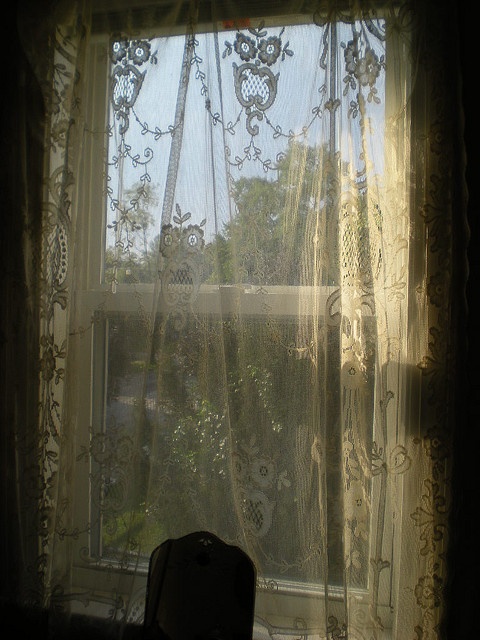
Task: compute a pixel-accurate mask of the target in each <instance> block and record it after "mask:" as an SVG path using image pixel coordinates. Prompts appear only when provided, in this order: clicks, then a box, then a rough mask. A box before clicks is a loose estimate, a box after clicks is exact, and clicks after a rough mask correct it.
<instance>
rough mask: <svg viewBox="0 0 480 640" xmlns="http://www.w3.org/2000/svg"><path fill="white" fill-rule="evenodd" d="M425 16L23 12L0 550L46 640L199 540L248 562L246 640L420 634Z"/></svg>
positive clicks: (131, 613)
mask: <svg viewBox="0 0 480 640" xmlns="http://www.w3.org/2000/svg"><path fill="white" fill-rule="evenodd" d="M451 11H452V8H451V7H450V6H449V4H448V3H446V2H441V3H438V2H436V3H429V2H415V3H409V2H402V1H400V2H389V1H388V0H385V2H360V1H359V2H345V3H338V2H335V3H334V2H332V3H330V2H328V1H326V2H313V1H312V2H309V1H305V2H300V1H298V2H293V1H292V2H278V3H276V2H272V3H250V2H238V3H235V4H230V3H228V2H225V3H224V2H220V1H218V2H215V1H212V2H208V3H207V2H190V3H186V2H171V3H166V2H157V3H153V2H136V3H123V2H120V1H119V2H118V3H116V2H115V1H114V0H112V1H108V2H106V1H105V2H96V3H90V2H87V1H86V2H58V3H55V2H54V3H51V4H47V5H45V6H43V5H42V7H41V10H40V7H39V6H38V5H37V4H36V3H23V2H20V3H19V12H18V24H19V32H20V36H21V44H22V47H23V51H24V55H25V56H26V59H27V60H28V63H29V65H30V67H31V70H32V74H33V76H34V78H35V83H36V84H35V87H33V86H32V87H30V88H29V91H31V92H32V93H33V94H34V98H35V100H34V99H31V100H29V101H28V100H26V103H25V104H24V105H23V108H24V111H23V113H21V114H20V115H21V116H22V117H24V118H25V122H26V126H27V127H28V126H30V127H31V128H32V129H33V130H34V131H35V134H34V139H35V145H34V146H35V149H37V148H38V149H39V150H41V154H42V162H41V171H36V169H32V168H31V166H30V164H29V163H30V162H31V155H29V151H30V153H31V154H33V153H34V151H35V149H33V148H30V149H29V148H25V149H24V151H25V156H24V159H23V160H22V162H21V163H20V164H21V169H22V172H23V175H24V177H25V184H24V185H23V186H24V189H23V190H22V194H21V199H22V202H23V209H22V213H23V220H22V221H21V224H22V225H23V226H22V237H23V260H24V263H23V265H22V269H23V271H24V273H25V274H26V275H25V282H24V296H25V299H26V301H27V303H26V304H25V310H26V311H25V316H24V317H23V318H22V319H21V323H22V325H24V326H25V327H26V328H27V330H26V333H25V335H26V336H27V338H28V340H27V341H26V343H25V344H24V347H23V348H24V351H25V354H28V357H27V359H26V360H25V364H24V368H25V375H26V376H27V378H28V382H29V385H30V389H32V390H33V391H32V392H31V396H32V397H31V399H30V403H28V404H27V405H24V406H21V407H17V410H16V418H15V419H14V420H13V424H12V426H11V427H10V428H11V430H12V433H13V434H14V436H13V440H12V442H13V443H14V444H13V445H12V447H13V449H14V454H15V457H14V460H15V462H14V463H11V468H12V472H11V473H12V474H13V475H14V478H15V480H14V482H15V483H16V487H17V491H16V497H15V499H14V500H13V503H14V504H13V507H12V509H13V510H14V512H15V518H14V519H12V524H11V527H10V528H9V531H10V530H11V533H10V537H14V536H17V537H16V549H17V552H18V553H17V556H18V558H17V560H16V562H17V564H18V567H17V568H18V571H17V581H16V594H15V599H16V601H17V602H19V603H25V604H28V605H31V606H33V607H38V608H40V609H41V610H45V611H48V633H49V635H51V637H55V636H56V635H59V634H61V633H62V632H67V633H68V631H69V630H70V632H72V633H73V630H74V629H75V628H78V629H80V628H81V626H80V625H81V624H82V620H84V619H88V620H96V621H97V623H98V624H100V623H101V625H103V627H102V628H104V629H105V630H106V632H107V633H109V634H111V635H112V636H113V637H115V636H116V635H118V636H120V635H121V634H122V633H125V630H126V629H127V628H131V627H133V628H135V625H139V626H141V624H142V617H143V612H144V607H145V585H146V567H147V563H148V557H149V555H150V553H151V552H152V550H153V549H154V547H156V546H157V545H158V544H160V543H161V542H163V541H164V540H166V539H168V538H177V537H180V536H182V535H185V534H186V533H189V532H191V531H195V530H205V531H211V532H212V533H214V534H216V535H217V536H219V537H220V538H222V539H223V540H225V541H227V542H229V543H231V544H235V545H238V546H240V547H241V548H242V549H244V550H245V551H246V552H247V553H248V555H249V556H250V557H251V558H252V560H253V561H254V563H255V567H256V570H257V594H256V601H255V627H254V638H279V639H280V638H292V637H302V638H308V639H311V640H313V639H315V640H316V639H320V638H322V639H323V638H329V639H330V638H332V639H333V638H349V639H350V640H357V639H358V640H367V639H368V640H370V639H378V640H383V639H390V638H391V639H395V640H401V639H404V638H405V639H407V638H408V639H409V640H412V639H413V638H415V639H417V640H420V639H422V640H427V639H434V638H440V637H442V624H443V621H444V618H445V615H446V613H447V611H448V602H447V597H446V594H447V591H448V590H447V585H448V580H449V573H448V563H447V558H448V549H449V544H450V540H451V527H452V523H451V500H452V495H451V494H452V455H453V449H452V441H453V430H454V425H455V411H456V403H457V396H456V386H457V385H456V382H455V380H456V378H455V374H456V371H457V367H458V362H457V354H458V344H457V342H458V335H457V332H458V323H457V318H458V317H459V316H460V315H461V313H460V309H461V306H462V304H463V301H462V291H463V288H464V286H465V274H464V267H463V263H464V260H465V255H464V254H465V244H464V238H465V189H464V185H463V182H462V173H461V167H462V163H463V148H462V145H461V130H460V124H459V120H460V119H459V113H460V106H459V103H458V94H457V91H456V90H454V86H453V85H452V83H453V82H454V80H453V79H454V78H456V73H457V72H456V67H455V65H456V63H457V62H456V56H455V46H454V45H455V43H453V45H452V42H451V34H449V31H448V25H449V16H450V15H451ZM35 92H36V93H35ZM26 96H27V98H28V93H27V94H26ZM39 165H40V163H38V164H37V165H35V167H37V166H39ZM76 626H77V627H76Z"/></svg>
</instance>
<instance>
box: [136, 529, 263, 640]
mask: <svg viewBox="0 0 480 640" xmlns="http://www.w3.org/2000/svg"><path fill="white" fill-rule="evenodd" d="M255 584H256V570H255V566H254V563H253V561H252V560H251V559H250V557H249V556H248V555H247V554H246V553H245V552H244V551H242V549H240V548H239V547H237V546H234V545H229V544H227V543H225V542H224V541H222V540H220V538H218V537H217V536H215V535H213V534H212V533H209V532H208V531H196V532H194V533H190V534H188V535H186V536H183V537H182V538H177V539H169V540H166V541H165V542H163V543H162V544H161V545H159V546H158V547H156V548H155V549H154V550H153V552H152V554H151V556H150V565H149V570H148V580H147V595H146V605H145V617H144V632H145V640H252V634H253V619H254V605H255Z"/></svg>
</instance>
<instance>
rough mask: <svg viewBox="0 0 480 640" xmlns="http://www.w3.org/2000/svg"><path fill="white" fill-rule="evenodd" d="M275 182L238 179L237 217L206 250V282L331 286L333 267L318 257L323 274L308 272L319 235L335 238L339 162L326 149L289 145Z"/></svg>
mask: <svg viewBox="0 0 480 640" xmlns="http://www.w3.org/2000/svg"><path fill="white" fill-rule="evenodd" d="M277 169H278V170H277V178H276V179H275V180H270V179H267V178H259V177H253V178H244V177H242V178H240V179H239V180H237V181H236V182H235V183H234V185H233V189H232V197H233V200H234V202H235V207H236V213H235V215H234V217H233V218H232V219H231V220H230V221H229V222H227V223H226V224H225V225H224V228H223V230H222V232H221V233H220V234H218V235H217V236H216V237H215V239H214V241H213V242H212V243H211V245H210V246H209V247H207V251H206V262H207V270H208V271H207V274H208V280H209V281H210V282H218V283H223V284H233V283H235V282H237V283H238V282H242V283H249V284H253V285H258V286H262V285H296V284H311V283H312V282H313V281H314V282H316V283H318V282H319V281H320V282H323V283H324V284H326V283H327V282H331V281H332V279H334V271H335V266H334V264H335V262H334V255H333V253H334V251H332V255H330V256H327V255H323V256H320V257H321V258H322V259H323V261H324V264H323V267H322V269H323V271H322V273H321V274H320V276H319V275H318V274H315V280H313V276H311V274H310V275H309V273H308V269H306V266H305V265H306V263H307V261H306V259H305V257H306V256H309V255H311V251H312V249H314V247H313V244H312V243H313V242H314V241H315V238H316V236H318V234H329V235H331V236H332V238H336V233H334V229H332V225H333V226H334V225H335V224H336V222H335V221H336V216H331V215H329V211H331V206H329V205H331V202H332V200H333V199H334V192H335V189H336V185H337V184H338V180H336V178H337V176H338V164H337V160H336V159H335V158H334V159H332V158H331V156H330V154H329V152H328V150H327V148H326V147H324V146H322V147H311V146H307V145H303V144H300V143H291V144H290V145H289V147H288V150H287V152H286V153H285V155H284V156H283V158H282V159H281V160H280V161H279V162H278V166H277Z"/></svg>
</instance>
